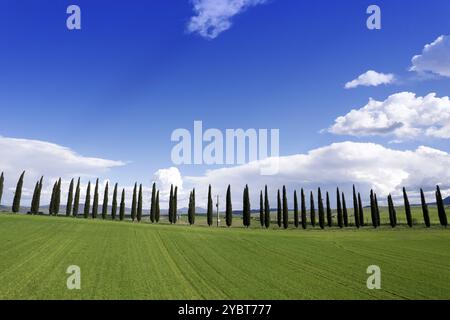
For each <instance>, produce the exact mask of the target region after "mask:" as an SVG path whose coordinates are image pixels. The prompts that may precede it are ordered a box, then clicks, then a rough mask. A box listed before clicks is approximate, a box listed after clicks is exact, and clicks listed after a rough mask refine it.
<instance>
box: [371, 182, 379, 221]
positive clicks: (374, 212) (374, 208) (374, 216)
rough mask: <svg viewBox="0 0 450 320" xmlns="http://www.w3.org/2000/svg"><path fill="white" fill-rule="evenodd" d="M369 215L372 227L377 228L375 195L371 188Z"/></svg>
mask: <svg viewBox="0 0 450 320" xmlns="http://www.w3.org/2000/svg"><path fill="white" fill-rule="evenodd" d="M370 217H371V219H372V226H373V227H374V228H377V227H378V222H377V209H376V207H375V197H374V194H373V190H370Z"/></svg>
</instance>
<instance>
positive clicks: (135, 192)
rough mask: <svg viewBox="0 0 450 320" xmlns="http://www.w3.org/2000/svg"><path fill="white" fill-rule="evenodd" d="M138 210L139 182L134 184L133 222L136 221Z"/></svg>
mask: <svg viewBox="0 0 450 320" xmlns="http://www.w3.org/2000/svg"><path fill="white" fill-rule="evenodd" d="M136 210H137V182H135V183H134V188H133V199H132V202H131V220H132V221H134V220H136Z"/></svg>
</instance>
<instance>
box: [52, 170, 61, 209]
mask: <svg viewBox="0 0 450 320" xmlns="http://www.w3.org/2000/svg"><path fill="white" fill-rule="evenodd" d="M60 204H61V178H59V179H58V182H57V184H56V190H55V201H54V202H53V205H54V208H53V214H54V215H55V216H56V215H58V214H59V207H60Z"/></svg>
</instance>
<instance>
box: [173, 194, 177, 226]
mask: <svg viewBox="0 0 450 320" xmlns="http://www.w3.org/2000/svg"><path fill="white" fill-rule="evenodd" d="M177 193H178V187H175V190H174V192H173V199H172V201H173V204H172V221H173V223H177V211H178V209H177V207H178V200H177V198H178V196H177Z"/></svg>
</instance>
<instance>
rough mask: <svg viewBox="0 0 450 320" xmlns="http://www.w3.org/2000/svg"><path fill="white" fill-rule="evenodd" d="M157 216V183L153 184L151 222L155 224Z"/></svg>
mask: <svg viewBox="0 0 450 320" xmlns="http://www.w3.org/2000/svg"><path fill="white" fill-rule="evenodd" d="M155 214H156V183H155V182H153V186H152V199H151V202H150V221H151V222H152V223H153V222H155Z"/></svg>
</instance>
